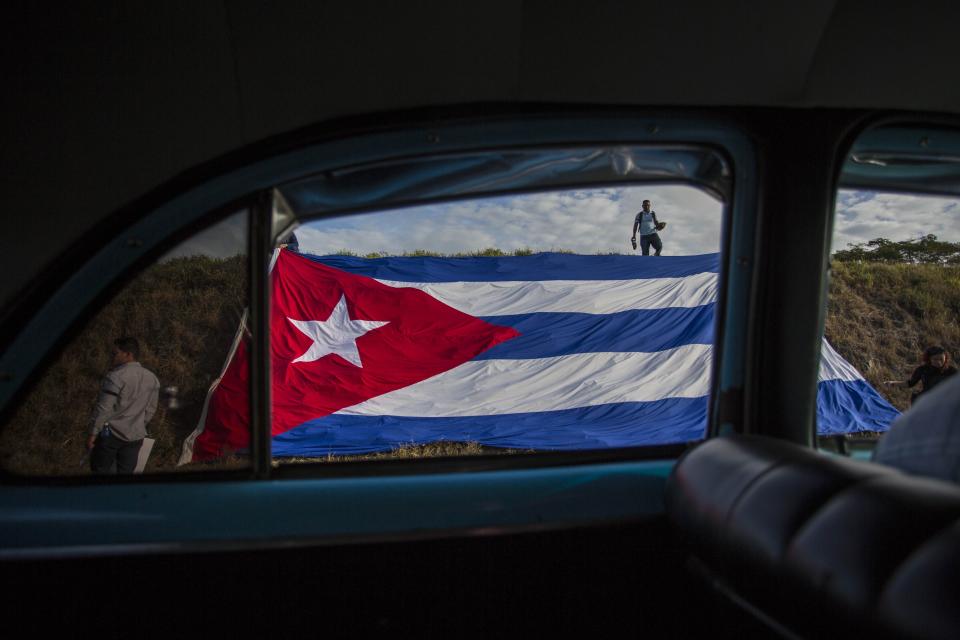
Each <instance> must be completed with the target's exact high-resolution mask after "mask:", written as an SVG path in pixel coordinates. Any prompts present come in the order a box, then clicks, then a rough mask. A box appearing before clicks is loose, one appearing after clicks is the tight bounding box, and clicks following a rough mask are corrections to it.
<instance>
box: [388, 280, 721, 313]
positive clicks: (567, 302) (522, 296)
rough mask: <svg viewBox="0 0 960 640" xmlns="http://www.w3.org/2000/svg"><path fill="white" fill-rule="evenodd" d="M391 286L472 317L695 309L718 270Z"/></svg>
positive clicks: (711, 290)
mask: <svg viewBox="0 0 960 640" xmlns="http://www.w3.org/2000/svg"><path fill="white" fill-rule="evenodd" d="M379 282H382V283H383V284H385V285H388V286H391V287H414V288H417V289H421V290H423V291H426V292H427V293H429V294H430V295H431V296H433V297H434V298H436V299H438V300H440V301H441V302H443V303H444V304H447V305H449V306H451V307H453V308H454V309H457V310H458V311H462V312H464V313H469V314H470V315H474V316H502V315H512V314H516V313H537V312H547V311H556V312H580V313H598V314H599V313H616V312H617V311H628V310H630V309H666V308H668V307H686V308H689V307H699V306H701V305H704V304H710V303H712V302H716V299H717V274H715V273H698V274H695V275H692V276H687V277H685V278H649V279H642V280H542V281H540V280H537V281H504V282H402V281H398V280H379Z"/></svg>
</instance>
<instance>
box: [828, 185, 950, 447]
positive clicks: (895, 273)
mask: <svg viewBox="0 0 960 640" xmlns="http://www.w3.org/2000/svg"><path fill="white" fill-rule="evenodd" d="M958 269H960V199H958V198H956V197H949V196H947V197H944V196H933V195H926V194H923V193H900V192H884V191H877V190H864V189H842V190H840V191H839V193H838V197H837V204H836V212H835V222H834V232H833V243H832V250H831V280H830V289H829V293H828V297H829V301H828V307H827V317H826V321H825V337H826V343H825V345H824V350H825V353H826V354H828V356H837V355H839V356H840V357H842V358H843V359H845V360H846V361H847V362H848V363H849V364H850V365H851V367H849V368H847V369H846V370H843V371H835V372H827V371H821V382H820V385H821V392H822V393H824V394H825V395H827V394H829V397H830V401H829V402H823V403H821V405H822V406H821V409H822V410H821V412H820V413H819V425H818V430H819V433H820V435H821V436H841V435H842V436H843V439H844V440H845V441H846V442H845V443H842V444H841V445H840V446H841V447H843V446H844V445H846V446H847V447H857V448H861V449H869V448H870V447H871V446H872V445H873V444H874V443H875V442H876V441H877V440H878V439H879V438H880V436H881V434H883V433H884V432H886V431H887V430H888V429H889V427H890V425H891V424H892V422H893V421H894V420H895V419H896V418H897V417H898V416H899V415H900V413H901V412H904V411H907V410H908V409H909V408H910V407H911V406H912V405H913V404H914V403H915V402H916V401H917V400H918V398H919V397H921V396H922V395H923V394H924V393H926V392H928V391H930V390H931V389H932V388H934V387H935V386H936V385H937V384H939V383H940V382H942V381H943V380H944V379H945V376H947V375H948V374H950V373H951V372H952V367H953V364H952V363H951V359H952V357H953V356H954V355H955V354H957V350H958V348H960V271H958ZM931 359H932V361H933V365H936V366H933V365H931ZM941 361H942V362H941ZM852 401H857V402H861V403H865V406H868V407H869V408H870V413H871V415H872V416H873V419H872V420H870V421H863V422H861V423H860V424H857V425H849V424H845V423H844V422H843V420H842V419H838V418H837V417H836V415H835V413H832V412H831V411H830V408H831V406H838V405H839V404H841V403H843V402H852ZM851 427H852V428H851Z"/></svg>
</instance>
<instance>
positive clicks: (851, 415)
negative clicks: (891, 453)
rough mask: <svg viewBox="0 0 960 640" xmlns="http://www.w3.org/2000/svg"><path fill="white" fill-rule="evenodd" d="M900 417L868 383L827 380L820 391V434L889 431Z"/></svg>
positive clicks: (818, 405) (818, 391)
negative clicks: (891, 424)
mask: <svg viewBox="0 0 960 640" xmlns="http://www.w3.org/2000/svg"><path fill="white" fill-rule="evenodd" d="M899 415H900V412H899V411H897V410H896V409H894V408H893V405H891V404H890V403H889V402H887V401H886V400H884V399H883V398H882V397H881V396H880V394H879V393H877V392H876V390H875V389H874V388H873V387H871V386H870V384H869V383H868V382H867V381H866V380H854V381H849V380H825V381H823V382H821V383H820V384H819V385H818V387H817V433H818V434H820V435H837V434H841V433H856V432H858V431H886V430H887V429H889V428H890V423H891V422H893V420H894V419H895V418H896V417H897V416H899Z"/></svg>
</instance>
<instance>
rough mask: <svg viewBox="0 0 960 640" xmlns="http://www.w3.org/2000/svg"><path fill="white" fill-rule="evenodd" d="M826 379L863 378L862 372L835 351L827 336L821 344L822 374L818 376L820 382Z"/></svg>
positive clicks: (852, 379) (850, 379)
mask: <svg viewBox="0 0 960 640" xmlns="http://www.w3.org/2000/svg"><path fill="white" fill-rule="evenodd" d="M825 380H848V381H854V380H863V376H861V375H860V372H859V371H857V370H856V369H854V368H853V365H852V364H850V363H849V362H847V361H846V360H844V359H843V356H841V355H840V354H839V353H837V352H836V351H834V349H833V347H832V346H830V343H829V342H827V339H826V338H824V339H823V342H822V343H821V345H820V374H819V375H818V376H817V381H818V382H823V381H825Z"/></svg>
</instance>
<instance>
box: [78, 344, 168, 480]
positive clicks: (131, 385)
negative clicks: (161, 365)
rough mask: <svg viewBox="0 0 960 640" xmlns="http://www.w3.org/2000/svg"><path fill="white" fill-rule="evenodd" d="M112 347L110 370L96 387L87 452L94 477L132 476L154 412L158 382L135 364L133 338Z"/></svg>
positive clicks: (136, 347) (137, 354) (136, 346)
mask: <svg viewBox="0 0 960 640" xmlns="http://www.w3.org/2000/svg"><path fill="white" fill-rule="evenodd" d="M113 345H114V350H113V362H112V366H113V368H112V369H110V371H109V372H107V375H106V376H104V378H103V382H102V383H101V384H100V394H99V395H98V396H97V404H96V408H95V409H94V411H93V417H92V418H91V424H90V437H89V438H88V439H87V450H88V451H90V469H91V471H93V472H94V473H133V472H134V470H135V469H136V467H137V456H138V455H139V454H140V447H141V445H143V439H144V438H145V437H146V435H147V423H148V422H150V419H151V418H152V417H153V414H154V413H156V411H157V400H158V398H159V392H160V381H159V380H157V376H155V375H154V374H153V372H151V371H150V370H148V369H147V368H145V367H144V366H142V365H141V364H140V363H139V362H137V358H139V357H140V344H139V343H138V342H137V340H136V338H130V337H123V338H118V339H117V340H114V342H113Z"/></svg>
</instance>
